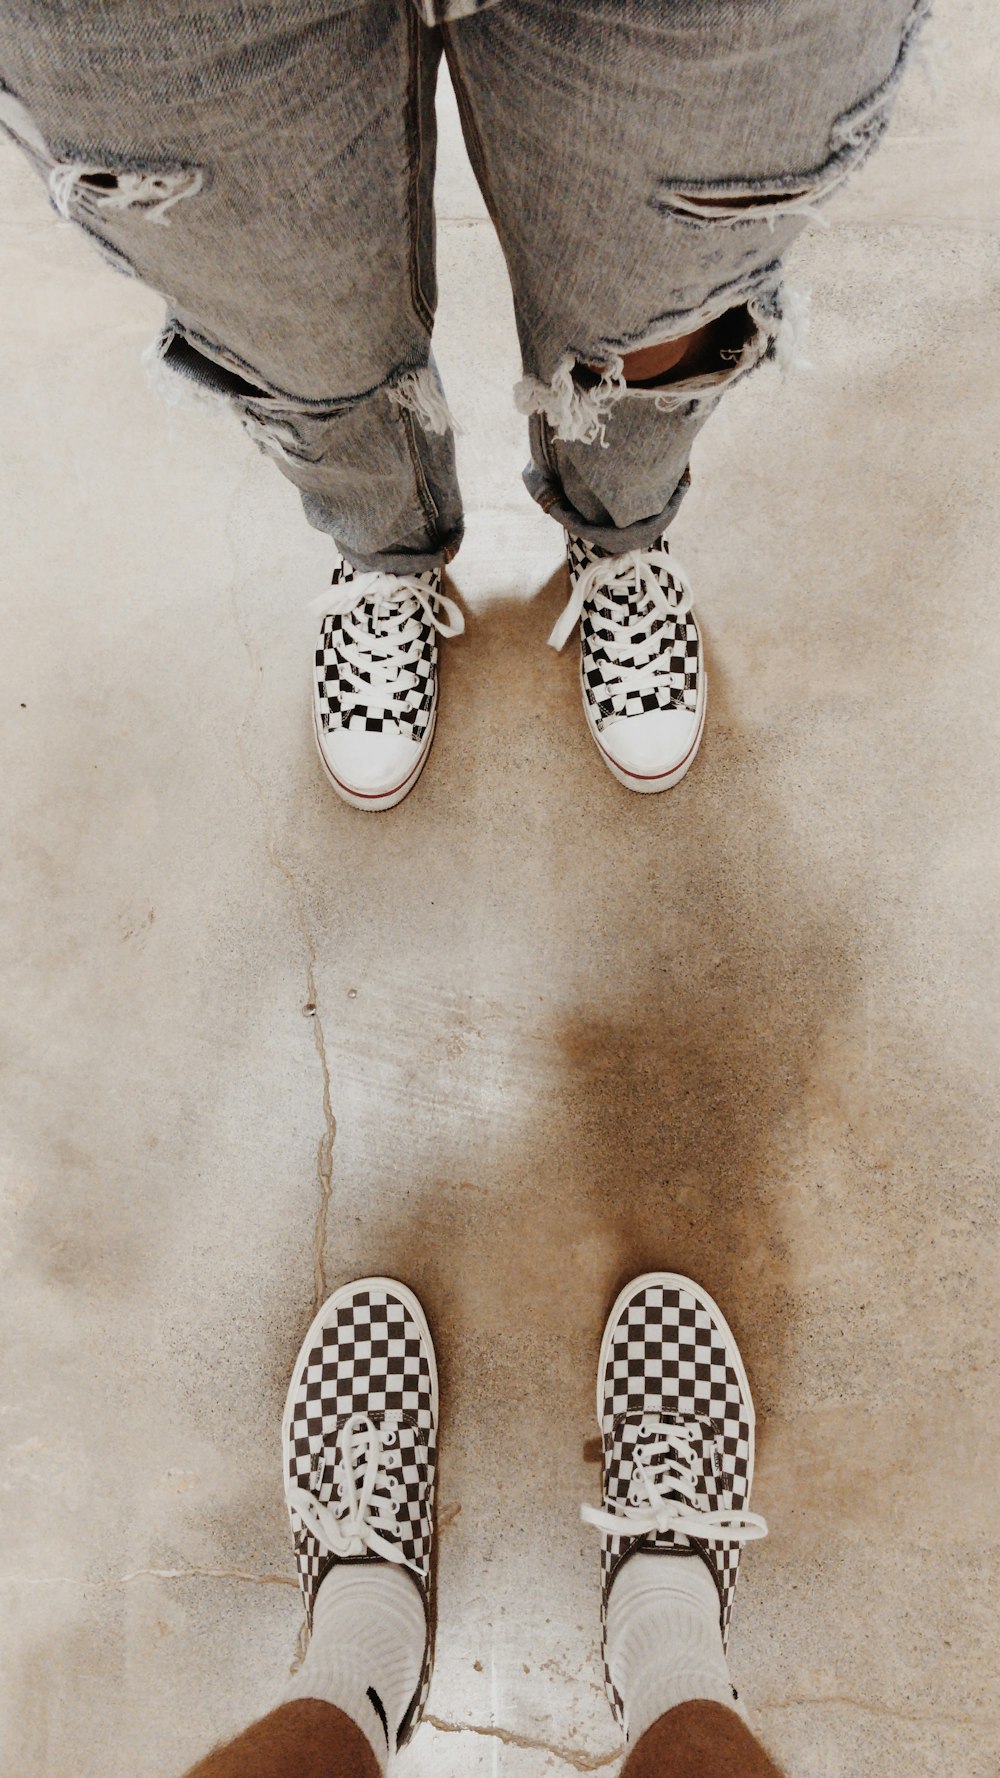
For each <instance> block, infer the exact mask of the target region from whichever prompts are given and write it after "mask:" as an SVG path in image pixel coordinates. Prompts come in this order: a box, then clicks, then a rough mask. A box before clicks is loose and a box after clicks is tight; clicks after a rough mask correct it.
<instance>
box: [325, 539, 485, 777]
mask: <svg viewBox="0 0 1000 1778" xmlns="http://www.w3.org/2000/svg"><path fill="white" fill-rule="evenodd" d="M314 609H316V610H318V611H319V612H320V614H321V618H322V628H321V631H320V638H319V645H318V647H317V649H316V671H315V675H314V680H313V719H314V725H315V730H316V745H317V747H318V748H319V756H320V760H321V761H322V764H323V768H324V770H325V772H326V775H327V777H328V778H329V780H330V782H331V784H332V785H333V787H334V789H335V790H336V791H337V792H338V793H339V794H340V795H341V796H342V797H343V798H344V800H345V802H348V803H350V804H351V806H352V808H355V809H391V808H393V807H394V806H395V805H396V803H401V802H402V800H403V798H404V796H407V795H408V794H409V792H410V791H411V790H412V789H413V786H414V784H415V783H416V781H417V779H418V778H419V776H420V773H421V772H422V770H423V768H424V765H425V763H426V760H427V755H428V753H429V752H430V747H431V742H432V740H433V739H434V724H435V721H436V718H437V697H438V636H439V635H441V636H458V635H460V634H461V632H462V630H463V629H464V628H465V620H464V618H463V617H462V613H461V612H460V611H459V609H458V606H457V605H456V604H455V602H454V600H452V599H449V598H446V597H445V595H444V593H443V592H442V591H441V570H440V568H428V569H426V570H425V571H424V572H422V573H420V574H362V573H359V572H358V571H357V570H356V569H354V568H352V567H351V565H350V563H349V562H345V561H338V563H337V566H336V567H335V569H334V571H333V581H332V584H331V586H330V589H329V592H327V593H326V594H325V595H324V596H323V598H322V599H321V600H318V601H317V602H316V605H315V606H314Z"/></svg>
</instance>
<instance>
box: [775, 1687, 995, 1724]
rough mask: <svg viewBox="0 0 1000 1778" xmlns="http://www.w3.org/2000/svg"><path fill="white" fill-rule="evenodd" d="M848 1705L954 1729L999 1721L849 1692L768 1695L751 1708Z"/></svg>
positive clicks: (872, 1714) (815, 1707)
mask: <svg viewBox="0 0 1000 1778" xmlns="http://www.w3.org/2000/svg"><path fill="white" fill-rule="evenodd" d="M838 1704H840V1705H845V1706H846V1707H847V1708H848V1709H850V1710H863V1711H865V1713H866V1714H867V1715H869V1716H888V1717H890V1718H891V1719H892V1721H893V1722H913V1723H925V1724H927V1725H928V1726H932V1725H933V1724H934V1723H945V1724H948V1725H950V1726H953V1727H955V1728H975V1729H987V1728H992V1727H993V1726H994V1724H995V1723H996V1721H997V1718H996V1717H995V1716H968V1715H965V1716H956V1715H951V1714H949V1712H948V1711H946V1710H925V1711H920V1710H897V1709H896V1708H895V1707H894V1706H893V1705H892V1704H884V1703H883V1702H882V1701H881V1699H875V1700H874V1701H871V1702H869V1701H868V1700H867V1699H865V1698H852V1697H850V1696H849V1695H848V1694H847V1693H846V1692H831V1693H828V1694H827V1695H826V1696H819V1697H811V1698H810V1697H805V1698H766V1699H765V1700H764V1701H763V1702H761V1701H760V1700H759V1699H756V1698H754V1699H751V1701H750V1708H751V1710H752V1711H753V1712H754V1713H755V1714H759V1715H763V1714H764V1712H765V1711H767V1710H800V1709H807V1710H821V1709H823V1708H824V1707H825V1706H827V1705H838Z"/></svg>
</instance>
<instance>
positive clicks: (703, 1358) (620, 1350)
mask: <svg viewBox="0 0 1000 1778" xmlns="http://www.w3.org/2000/svg"><path fill="white" fill-rule="evenodd" d="M605 1350H606V1358H605V1364H604V1370H603V1374H602V1376H601V1378H600V1392H601V1394H600V1399H601V1401H602V1404H603V1405H602V1413H601V1432H602V1435H603V1440H604V1505H605V1507H606V1508H607V1509H608V1510H609V1511H611V1512H622V1511H623V1510H624V1509H625V1508H626V1507H627V1505H628V1503H629V1490H630V1487H631V1485H632V1478H633V1466H634V1456H635V1451H636V1446H637V1444H638V1445H639V1447H640V1449H641V1447H642V1445H643V1443H646V1442H654V1440H655V1435H656V1432H657V1430H658V1429H659V1428H661V1427H662V1426H663V1424H664V1423H666V1424H668V1425H669V1424H678V1423H680V1424H684V1425H685V1426H687V1427H688V1428H690V1429H691V1430H690V1438H691V1447H692V1452H693V1456H694V1474H695V1478H696V1483H697V1488H698V1506H699V1508H701V1509H703V1510H704V1511H706V1512H712V1511H715V1510H728V1511H744V1510H745V1509H746V1508H747V1506H748V1503H749V1499H750V1483H751V1481H752V1479H753V1405H752V1403H751V1401H750V1397H749V1393H748V1391H747V1390H746V1389H745V1387H744V1385H743V1383H742V1382H741V1375H742V1365H741V1364H740V1361H739V1355H738V1353H737V1351H736V1348H735V1345H734V1343H733V1341H732V1335H731V1334H730V1333H729V1331H728V1329H726V1328H724V1327H720V1326H719V1323H718V1321H717V1319H716V1317H715V1315H714V1314H713V1306H712V1305H711V1304H710V1302H709V1301H708V1300H707V1299H703V1298H702V1296H701V1293H700V1292H699V1291H698V1290H697V1287H696V1286H694V1285H688V1286H686V1287H685V1288H675V1287H673V1286H665V1285H662V1284H657V1283H652V1284H645V1285H643V1284H642V1283H641V1281H640V1283H639V1285H638V1286H637V1289H636V1293H635V1295H634V1296H632V1297H630V1298H628V1299H627V1300H626V1301H625V1302H624V1304H622V1305H621V1306H620V1307H619V1309H618V1315H617V1321H616V1324H615V1326H614V1328H613V1331H612V1329H611V1328H610V1326H609V1332H608V1335H606V1336H605ZM690 1542H691V1540H690V1539H689V1538H687V1537H685V1536H683V1535H681V1534H679V1533H676V1532H673V1531H664V1532H652V1533H649V1534H648V1535H645V1536H642V1537H627V1536H624V1537H617V1536H616V1537H612V1536H608V1535H605V1534H603V1533H602V1536H601V1631H602V1642H603V1636H604V1630H605V1625H606V1619H607V1604H608V1591H609V1588H610V1586H611V1582H612V1580H613V1578H614V1575H615V1573H616V1571H617V1569H618V1567H619V1566H620V1564H621V1563H622V1562H623V1561H624V1560H625V1558H626V1557H627V1556H629V1555H631V1554H632V1553H633V1551H634V1550H635V1549H636V1548H637V1547H640V1546H641V1547H642V1548H643V1549H644V1550H658V1549H663V1550H667V1549H673V1548H677V1547H683V1548H688V1547H690ZM697 1547H698V1548H699V1550H700V1551H701V1553H702V1554H703V1556H704V1557H705V1558H706V1560H707V1562H708V1565H709V1567H710V1568H711V1571H712V1574H713V1576H714V1579H715V1583H716V1586H717V1587H718V1589H719V1598H720V1602H721V1613H720V1616H721V1624H722V1639H723V1643H724V1644H725V1643H726V1642H727V1641H728V1637H729V1623H730V1618H731V1616H732V1610H733V1595H734V1593H735V1591H736V1579H737V1574H738V1572H739V1562H740V1550H741V1546H740V1545H739V1543H735V1542H732V1541H726V1540H725V1539H720V1538H715V1539H711V1538H708V1539H705V1541H704V1542H702V1541H701V1540H700V1539H699V1540H698V1542H697ZM604 1683H605V1686H606V1688H607V1693H608V1697H609V1699H610V1701H611V1707H612V1709H613V1711H614V1713H615V1716H616V1717H617V1719H618V1721H619V1723H620V1724H621V1725H622V1727H623V1728H624V1723H625V1716H624V1708H623V1705H622V1700H621V1698H620V1697H619V1695H618V1692H617V1691H616V1689H615V1686H614V1683H613V1681H612V1678H611V1674H610V1672H609V1671H608V1666H607V1659H606V1658H605V1663H604Z"/></svg>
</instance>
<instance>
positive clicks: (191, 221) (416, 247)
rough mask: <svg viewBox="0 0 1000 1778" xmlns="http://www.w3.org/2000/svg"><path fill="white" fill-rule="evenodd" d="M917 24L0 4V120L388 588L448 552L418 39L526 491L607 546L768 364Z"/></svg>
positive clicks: (768, 9)
mask: <svg viewBox="0 0 1000 1778" xmlns="http://www.w3.org/2000/svg"><path fill="white" fill-rule="evenodd" d="M925 11H926V4H925V0H498V3H495V4H493V5H491V6H489V7H486V8H484V9H483V10H481V11H478V12H473V13H471V14H469V15H468V16H465V17H462V18H460V19H457V20H455V21H453V22H451V23H447V24H443V25H440V26H435V27H431V26H428V25H427V24H426V23H425V22H424V18H423V16H421V15H422V14H425V15H426V14H427V13H428V5H427V0H418V3H417V4H414V3H413V0H274V3H273V4H249V3H248V4H245V5H241V4H232V5H228V4H227V5H225V6H223V5H218V6H216V5H214V4H211V3H210V0H202V4H201V5H199V6H191V5H182V4H179V3H178V0H158V4H156V5H155V6H151V5H149V4H147V3H146V0H115V3H111V0H78V3H76V4H74V3H72V0H68V3H64V4H60V3H58V0H57V3H47V4H42V3H41V0H6V4H4V5H3V7H2V8H0V122H2V123H3V124H4V125H5V127H6V128H7V129H8V131H10V133H12V134H13V135H14V136H15V137H16V138H17V139H18V141H19V142H20V143H21V145H22V147H24V149H25V150H26V152H27V153H28V154H29V156H30V157H31V159H32V160H33V162H34V163H35V165H36V166H37V168H38V170H39V171H40V173H41V174H42V175H43V176H44V178H45V179H46V180H47V182H48V185H49V191H50V195H51V198H52V201H53V202H54V204H55V205H56V207H57V209H58V210H59V211H60V212H61V213H62V214H63V215H64V216H67V217H70V218H71V219H72V220H73V221H75V222H76V223H78V224H79V226H80V227H81V228H82V229H84V230H85V231H86V232H87V233H88V234H89V235H90V236H91V238H92V239H93V240H94V242H95V244H96V245H97V246H98V247H99V248H100V249H101V251H102V252H103V253H104V254H105V255H106V257H108V258H109V259H110V260H111V261H112V263H113V264H115V265H116V266H117V267H118V268H119V269H121V270H125V271H127V272H130V273H132V274H134V275H136V276H138V277H140V278H142V279H144V280H145V281H146V282H147V283H149V284H151V285H153V286H155V287H156V288H157V289H159V290H161V291H162V292H163V293H164V294H165V296H166V299H167V304H168V319H167V324H166V327H165V330H164V332H163V334H162V336H161V338H160V340H159V342H158V345H157V348H156V351H157V356H158V361H159V364H160V365H161V366H162V369H163V373H164V375H167V376H170V377H172V376H173V375H174V374H176V375H178V376H181V377H185V378H190V379H193V381H194V382H195V383H197V384H198V385H200V386H201V387H202V389H203V390H205V391H209V392H213V393H215V394H216V395H217V396H218V397H219V399H220V400H222V401H224V402H227V403H228V404H229V405H230V406H231V407H232V408H233V409H234V410H235V412H236V413H237V414H238V415H239V417H240V418H241V420H242V422H243V424H244V425H245V426H246V428H247V430H248V431H249V433H250V434H251V436H252V437H254V438H255V439H256V441H257V442H258V443H259V444H260V446H261V447H262V448H263V449H264V450H265V451H268V452H269V453H270V454H271V455H273V456H274V458H275V460H276V461H277V463H278V465H279V467H280V468H281V469H282V470H283V472H284V473H285V474H286V475H287V476H289V477H290V479H291V480H292V481H293V482H294V483H295V484H296V485H297V486H298V487H299V488H300V490H301V492H302V497H303V501H304V504H305V510H306V514H307V516H308V518H309V519H310V521H311V522H312V523H313V524H314V525H316V526H318V527H319V528H320V529H322V530H324V531H328V532H330V533H332V535H333V536H334V538H335V539H336V541H337V543H338V545H339V547H340V549H341V550H342V551H343V553H344V554H345V555H346V556H347V557H348V559H349V560H350V561H351V562H353V563H354V564H355V565H356V566H357V567H359V568H363V569H367V568H384V569H389V570H393V571H397V572H401V571H407V570H409V571H414V570H417V569H420V568H425V567H429V566H430V565H431V564H433V563H436V562H440V561H446V560H448V559H450V557H451V556H452V555H453V554H454V552H455V550H456V549H457V548H458V545H459V542H460V540H461V534H462V513H461V501H460V496H459V491H458V484H457V481H456V477H455V462H454V449H453V440H452V433H451V428H450V425H449V420H448V410H447V406H446V404H445V400H444V396H443V393H442V391H441V387H440V383H439V381H438V377H437V372H436V370H435V368H434V363H433V358H432V356H431V331H432V327H433V322H434V308H435V300H436V286H435V269H434V208H433V184H434V159H435V117H434V88H435V82H436V76H437V71H438V65H439V61H440V57H441V55H442V54H446V55H447V57H448V63H449V66H450V69H451V75H452V79H453V82H454V85H455V90H456V92H457V95H458V100H459V105H460V109H461V115H462V122H463V127H464V130H465V138H466V143H467V145H468V149H469V153H470V156H471V158H472V163H473V166H474V168H475V171H476V175H477V177H478V179H479V182H480V185H481V187H482V190H483V194H484V196H485V199H486V202H487V204H488V205H489V209H490V213H491V215H492V217H493V221H494V223H495V225H496V228H497V232H498V234H499V237H500V241H501V243H502V246H503V250H504V253H505V255H506V259H507V264H508V267H509V270H510V278H511V283H512V286H513V292H514V300H515V306H516V312H517V322H518V329H519V335H520V343H521V351H522V357H523V365H524V377H523V380H522V382H521V383H520V384H519V385H518V388H517V390H516V392H515V393H516V399H517V401H518V405H519V406H520V408H521V409H522V411H523V412H525V413H526V414H529V415H530V417H531V422H530V435H531V457H532V460H531V463H530V465H529V467H528V469H527V470H526V472H525V479H526V481H527V485H528V487H529V489H530V491H531V493H532V494H533V495H534V497H535V498H536V500H538V501H539V502H540V504H541V505H542V506H543V507H544V508H545V510H546V511H547V512H550V513H551V514H552V515H553V516H554V517H555V518H556V519H558V520H559V521H560V523H561V524H563V525H564V526H566V527H567V529H568V530H570V531H571V532H573V533H575V534H577V535H580V536H583V537H585V538H587V539H589V540H590V541H592V542H595V543H598V544H601V545H602V546H603V547H604V548H606V549H608V550H610V551H612V552H613V553H619V552H622V551H624V550H627V549H631V548H633V547H636V546H642V545H645V544H647V543H649V542H651V541H652V540H653V539H655V538H656V537H658V536H659V535H660V534H661V533H662V532H663V530H664V529H665V528H666V527H667V525H668V524H669V522H670V520H671V518H672V516H673V514H674V512H675V511H676V508H677V506H678V504H679V502H680V499H681V497H682V495H683V493H684V490H685V487H686V485H687V480H688V459H689V455H690V451H691V445H692V442H693V440H694V437H695V435H696V433H697V432H698V430H699V428H700V426H701V425H702V423H703V422H704V420H705V418H706V416H707V414H708V413H709V412H710V411H711V409H712V407H713V406H714V405H715V403H716V402H717V400H718V399H719V398H720V396H721V395H722V394H723V392H724V391H725V390H726V389H727V388H728V387H730V386H731V385H732V384H733V383H734V382H735V381H736V380H737V379H738V378H739V377H741V376H743V375H745V374H746V373H747V372H748V371H749V370H751V369H752V368H753V366H754V365H755V364H757V363H758V362H759V361H760V360H761V359H762V358H765V357H767V356H768V355H770V354H772V353H773V352H774V351H775V349H776V344H777V342H778V339H779V336H780V332H781V327H782V316H783V304H782V261H783V258H784V255H785V253H786V252H787V250H788V248H789V247H790V245H791V243H792V242H793V240H794V239H795V237H796V235H797V234H798V233H799V231H800V229H801V228H802V227H803V225H804V222H805V220H806V218H807V215H808V212H809V210H810V208H811V207H812V206H814V205H815V204H816V203H818V202H819V201H820V200H821V199H822V198H824V197H825V196H826V195H827V194H828V193H829V192H831V191H833V190H834V189H835V188H836V186H837V185H838V184H839V183H840V182H841V181H842V180H843V179H844V178H845V177H846V176H847V174H849V173H850V172H851V171H852V169H853V168H854V167H856V166H857V165H858V164H859V163H860V162H861V161H862V160H863V159H864V157H865V155H866V154H867V153H868V151H869V150H870V149H871V147H872V146H873V145H874V144H875V143H876V142H877V141H878V139H879V137H880V135H881V134H882V132H883V130H884V128H885V125H886V123H887V120H888V116H889V111H890V108H891V104H892V99H893V96H894V93H895V90H896V86H897V83H898V80H899V77H900V73H901V70H902V68H903V65H904V63H905V60H906V55H907V51H908V49H909V47H910V45H911V43H912V41H913V38H914V36H915V33H916V30H917V28H918V26H919V24H920V22H921V20H922V18H923V15H924V12H925ZM430 15H431V16H433V15H434V14H433V8H431V9H430ZM468 301H469V303H470V304H472V303H474V302H475V301H476V292H475V291H474V290H470V291H469V293H468ZM720 316H728V318H729V322H728V326H724V328H723V347H724V349H720V351H719V354H718V359H717V362H715V363H714V365H713V366H712V367H711V368H709V369H708V370H707V371H705V372H703V373H702V374H700V375H698V376H696V377H694V378H685V379H683V380H681V381H675V382H667V383H665V384H664V385H663V386H661V387H659V388H656V387H653V388H643V389H635V388H630V387H629V386H627V385H626V383H625V380H624V377H623V370H622V360H623V357H624V356H625V355H627V354H628V353H629V352H630V351H632V350H634V349H636V348H638V347H640V346H647V345H655V344H659V343H661V342H663V341H666V340H669V339H672V338H678V337H681V336H683V335H686V334H688V333H690V332H692V331H693V330H694V329H695V328H697V327H699V326H700V325H701V324H702V323H703V322H706V321H708V320H711V319H713V318H716V317H720Z"/></svg>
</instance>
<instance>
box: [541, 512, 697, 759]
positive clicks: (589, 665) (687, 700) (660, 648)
mask: <svg viewBox="0 0 1000 1778" xmlns="http://www.w3.org/2000/svg"><path fill="white" fill-rule="evenodd" d="M566 557H567V562H568V564H569V578H570V588H571V591H570V598H569V603H568V604H567V606H566V609H565V611H564V612H563V614H562V616H561V618H560V619H559V622H558V623H557V624H556V626H555V629H554V630H553V632H552V634H551V636H550V637H549V643H550V645H551V647H553V648H557V649H558V648H562V647H563V645H564V643H565V642H566V641H567V640H568V638H569V637H570V635H571V634H572V632H573V627H574V625H575V624H576V623H577V621H578V620H579V623H580V682H581V686H582V688H583V708H584V713H585V715H586V718H587V724H588V726H589V728H590V732H591V734H592V735H593V737H594V740H595V741H596V743H597V746H598V748H599V749H600V752H601V755H602V757H603V759H604V762H605V764H606V765H607V766H608V767H609V769H610V770H611V772H612V773H613V774H614V776H615V777H616V778H617V779H618V782H619V784H624V785H625V786H626V787H627V788H628V789H629V790H638V791H645V792H647V793H648V792H650V791H656V790H669V789H670V786H671V785H672V784H678V783H679V782H680V780H681V779H682V778H683V776H684V774H685V772H686V771H687V769H688V767H689V766H690V765H691V762H692V760H693V759H694V756H695V754H696V753H697V751H698V747H699V745H700V743H701V736H702V730H703V728H704V726H705V702H706V696H707V692H708V681H707V678H706V674H705V666H704V661H703V658H702V647H701V634H700V632H699V629H698V625H697V622H696V621H695V615H694V612H693V611H692V609H691V593H690V588H689V586H688V583H687V579H686V576H685V574H684V571H683V569H682V568H681V566H680V564H679V562H678V561H677V559H676V557H674V556H671V555H669V554H668V553H667V543H666V539H665V538H661V539H660V541H659V543H658V544H655V545H654V546H653V547H652V548H650V549H631V550H629V551H628V552H627V553H626V554H625V555H621V556H609V555H608V554H606V552H605V551H603V550H600V549H598V548H597V547H596V545H594V544H591V543H585V542H584V541H583V539H582V538H580V537H568V538H567V550H566Z"/></svg>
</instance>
